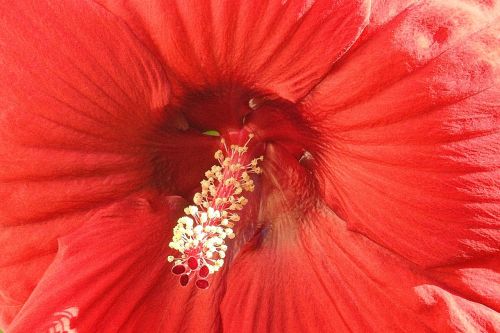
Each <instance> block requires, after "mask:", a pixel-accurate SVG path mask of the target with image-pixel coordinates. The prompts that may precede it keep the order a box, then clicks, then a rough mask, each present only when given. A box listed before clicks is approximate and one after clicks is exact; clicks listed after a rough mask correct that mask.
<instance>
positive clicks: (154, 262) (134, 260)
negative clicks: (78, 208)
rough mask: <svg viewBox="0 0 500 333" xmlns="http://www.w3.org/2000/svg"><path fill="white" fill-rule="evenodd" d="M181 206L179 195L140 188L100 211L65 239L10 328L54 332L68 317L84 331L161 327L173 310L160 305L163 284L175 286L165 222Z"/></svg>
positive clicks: (168, 227) (165, 297) (179, 211)
mask: <svg viewBox="0 0 500 333" xmlns="http://www.w3.org/2000/svg"><path fill="white" fill-rule="evenodd" d="M183 205H185V201H184V200H183V199H181V198H179V197H167V198H164V197H163V198H162V197H160V196H158V195H155V194H154V193H141V194H138V195H134V196H132V197H130V198H127V199H124V200H122V201H121V202H119V203H115V204H113V205H111V206H109V207H106V208H104V209H101V210H99V211H98V212H96V214H95V215H94V216H93V217H92V218H91V219H90V220H89V221H88V222H86V223H84V224H83V226H82V227H80V228H78V229H77V230H75V231H74V232H72V233H71V234H69V235H67V236H64V237H63V238H61V239H60V242H59V250H58V253H57V256H56V258H55V260H54V262H53V263H52V264H51V265H50V267H49V268H48V269H47V271H46V273H45V275H44V276H43V278H42V280H41V281H40V283H39V284H38V286H37V287H36V289H35V290H34V291H33V294H32V295H31V297H30V298H29V300H28V301H27V302H26V304H25V306H24V307H23V309H22V310H21V312H20V313H19V315H18V316H17V317H16V319H15V320H14V322H13V323H12V325H11V326H10V327H9V332H12V333H15V332H39V331H40V332H42V331H43V332H49V328H51V327H56V325H57V321H61V320H63V321H64V320H65V319H64V317H66V318H67V319H68V320H69V326H70V327H71V328H73V329H77V330H78V332H82V333H83V332H96V331H99V332H157V331H159V328H161V327H162V325H163V322H164V321H165V320H169V316H171V315H172V313H170V312H168V311H164V310H163V308H164V306H166V303H165V302H167V301H168V299H169V298H170V297H169V296H168V295H166V291H167V290H168V289H169V288H165V286H168V287H174V286H175V287H178V286H177V284H176V281H175V280H174V279H173V275H172V274H171V272H170V264H169V263H168V262H167V260H166V256H167V248H168V242H169V237H171V223H168V222H169V221H172V220H174V219H175V218H176V217H177V216H180V215H181V214H182V208H183ZM179 288H180V287H179ZM181 300H182V298H181V297H178V298H177V299H175V301H181ZM64 311H66V314H64V313H63V312H64ZM68 312H69V313H68ZM61 313H63V314H61Z"/></svg>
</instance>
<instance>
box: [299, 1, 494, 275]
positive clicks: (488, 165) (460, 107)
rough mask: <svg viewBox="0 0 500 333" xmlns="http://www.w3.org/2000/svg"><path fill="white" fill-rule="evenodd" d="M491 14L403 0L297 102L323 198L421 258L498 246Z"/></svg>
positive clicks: (362, 227)
mask: <svg viewBox="0 0 500 333" xmlns="http://www.w3.org/2000/svg"><path fill="white" fill-rule="evenodd" d="M497 16H498V7H494V8H489V7H486V5H485V7H481V6H479V5H477V6H476V5H473V4H472V3H470V2H451V3H443V2H430V3H421V4H418V5H414V6H411V7H410V8H408V9H406V10H404V11H402V12H401V13H400V14H398V15H394V16H393V18H392V19H391V20H389V21H388V23H386V24H385V25H384V26H382V27H380V28H379V29H378V30H377V31H376V32H373V34H372V36H371V37H370V38H368V39H366V41H365V42H364V43H363V44H360V45H358V46H357V48H356V49H355V50H354V51H353V53H352V54H350V55H348V57H347V58H346V59H345V60H344V61H343V63H342V65H341V66H339V67H338V68H336V69H335V70H334V71H333V72H332V73H331V76H329V77H328V78H327V79H326V80H325V81H324V82H322V84H321V85H319V86H318V87H317V88H316V90H315V91H314V92H313V94H311V96H309V98H308V100H306V101H304V113H305V114H306V115H307V117H309V118H310V119H311V122H313V123H314V124H316V125H314V126H316V127H317V129H318V131H319V132H321V133H323V134H322V136H321V138H320V139H319V140H318V145H319V146H321V148H320V149H318V153H317V155H316V156H315V157H316V170H317V175H318V178H319V179H322V180H323V181H324V183H325V187H324V196H325V200H326V201H327V202H328V204H329V206H330V207H332V209H334V210H335V211H336V212H337V213H338V214H339V215H340V216H341V217H342V218H343V219H345V220H346V221H347V223H348V226H349V228H350V229H351V230H353V231H356V232H360V233H362V234H364V235H366V236H367V237H368V238H370V239H372V240H373V241H375V242H377V243H379V244H381V245H382V246H384V247H386V248H388V249H389V250H391V251H394V252H395V253H397V254H399V255H402V256H403V257H405V258H407V259H409V260H411V261H412V262H414V263H417V264H419V265H421V266H425V267H431V266H440V265H451V264H454V263H460V262H463V261H467V260H471V259H478V258H482V257H489V256H495V255H498V252H499V249H500V234H499V232H498V227H499V221H500V206H499V204H498V203H499V202H500V188H499V182H498V180H499V179H500V173H499V169H498V165H499V158H498V157H499V156H500V136H499V132H498V129H499V118H498V100H499V98H500V89H499V88H500V84H499V80H498V78H499V77H500V76H499V68H500V67H499V66H498V65H499V62H498V59H499V53H498V31H499V30H498V23H497V22H498V17H497ZM495 20H496V21H495ZM364 75H368V77H369V79H367V80H362V79H361V78H362V77H365V76H364ZM353 78H360V79H353ZM497 269H498V268H497Z"/></svg>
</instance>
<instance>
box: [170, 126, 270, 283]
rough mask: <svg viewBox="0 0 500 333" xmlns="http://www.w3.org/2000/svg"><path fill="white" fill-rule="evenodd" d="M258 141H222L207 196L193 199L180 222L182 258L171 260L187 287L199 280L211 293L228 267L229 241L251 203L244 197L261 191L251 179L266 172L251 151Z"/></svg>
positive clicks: (176, 245) (204, 189) (177, 246)
mask: <svg viewBox="0 0 500 333" xmlns="http://www.w3.org/2000/svg"><path fill="white" fill-rule="evenodd" d="M252 137H253V134H249V135H248V138H247V139H246V142H245V143H244V144H243V145H241V146H240V145H238V144H232V145H230V146H229V147H228V146H227V145H226V142H225V140H224V139H222V140H221V145H222V148H223V149H220V150H218V151H216V152H215V155H214V157H215V159H216V160H217V162H218V164H217V165H214V166H212V167H211V169H210V170H208V171H207V172H205V177H206V178H205V179H203V180H202V181H201V182H200V183H201V192H197V193H196V194H195V195H194V197H193V203H194V205H190V206H188V207H186V208H185V209H184V212H185V214H186V215H185V216H182V217H181V218H179V219H178V220H177V225H176V226H175V228H174V235H173V238H172V241H171V242H170V244H169V246H170V247H171V248H172V249H174V250H177V251H178V252H179V253H180V255H179V256H178V257H174V256H169V257H168V261H169V262H174V266H173V267H172V273H173V274H176V275H180V279H179V281H180V284H181V285H182V286H186V285H187V284H188V283H189V281H190V280H191V278H193V277H194V278H195V279H196V282H195V284H196V286H197V287H198V288H201V289H205V288H207V287H208V286H209V282H208V280H207V278H208V277H209V275H211V274H214V273H215V272H217V271H219V270H220V269H221V268H222V266H223V265H224V258H225V257H226V251H227V249H228V247H227V245H226V242H227V240H230V239H233V238H234V237H235V236H236V235H235V233H234V231H233V227H234V223H235V222H238V221H239V220H240V215H239V214H238V213H237V212H238V211H241V210H242V209H243V207H244V206H245V205H246V204H247V203H248V199H247V198H245V197H244V196H243V194H244V193H245V192H252V191H253V190H254V188H255V185H254V182H253V180H252V179H251V174H260V173H262V169H261V168H260V167H259V166H258V164H259V162H260V161H262V160H263V156H260V157H257V158H253V159H252V157H253V156H252V154H250V153H249V152H248V144H249V142H250V141H251V139H252Z"/></svg>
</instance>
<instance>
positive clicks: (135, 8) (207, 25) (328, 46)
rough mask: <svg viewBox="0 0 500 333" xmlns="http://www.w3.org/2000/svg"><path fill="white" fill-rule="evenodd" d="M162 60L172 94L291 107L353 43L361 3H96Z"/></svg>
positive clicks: (361, 21)
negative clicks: (253, 96)
mask: <svg viewBox="0 0 500 333" xmlns="http://www.w3.org/2000/svg"><path fill="white" fill-rule="evenodd" d="M101 2H102V3H103V4H104V5H105V6H106V7H107V8H108V9H110V10H111V11H112V12H113V13H116V14H117V15H119V16H120V17H122V18H123V19H124V20H125V21H126V22H127V23H128V24H129V25H130V26H131V27H132V28H133V29H134V31H136V32H137V33H138V34H139V35H140V36H141V37H142V39H143V40H144V41H145V43H147V44H148V45H150V47H151V48H152V49H155V50H156V51H157V52H158V53H159V54H160V55H161V56H162V57H163V60H164V62H165V67H166V68H167V75H168V77H169V79H171V80H172V84H173V86H174V87H173V89H174V91H178V92H179V93H181V92H180V91H182V89H183V87H184V88H186V87H189V88H190V89H191V90H204V89H205V88H207V87H208V86H212V87H213V86H219V85H221V84H234V85H237V86H246V87H251V88H255V89H257V90H262V91H264V92H266V93H274V94H277V95H279V96H281V97H282V98H285V99H289V100H292V101H294V100H296V99H298V98H300V97H302V96H304V95H305V93H306V92H307V91H309V90H310V89H311V87H313V86H314V84H315V83H316V82H318V80H320V79H321V78H322V77H323V75H324V74H325V73H326V72H327V71H328V70H329V69H330V68H331V66H332V64H333V63H334V62H335V61H336V60H337V59H338V58H339V57H340V56H341V55H342V54H344V53H345V51H346V50H347V49H348V48H349V47H350V45H352V44H353V43H354V41H355V40H356V38H357V37H358V36H359V34H360V33H361V32H362V30H363V28H364V26H365V25H366V23H367V19H368V15H369V4H368V1H364V0H353V1H351V0H349V1H342V2H339V1H331V0H318V1H305V0H291V1H250V2H249V1H169V2H165V1H148V2H143V1H139V0H137V1H134V0H132V1H120V2H117V1H113V0H110V1H106V0H103V1H101Z"/></svg>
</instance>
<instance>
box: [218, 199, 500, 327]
mask: <svg viewBox="0 0 500 333" xmlns="http://www.w3.org/2000/svg"><path fill="white" fill-rule="evenodd" d="M291 222H292V223H295V222H297V221H291ZM300 222H301V223H300V227H299V228H298V229H297V230H296V232H295V234H294V235H293V236H292V237H290V236H291V234H290V233H289V234H288V237H286V238H282V237H279V236H278V234H280V231H279V230H278V231H277V230H274V229H271V230H268V233H266V234H265V235H264V234H263V235H260V236H259V237H260V238H263V240H262V241H256V242H254V244H253V246H252V247H247V249H246V250H245V251H243V252H242V253H241V254H240V256H239V257H237V258H236V259H235V261H234V262H233V264H232V266H231V270H230V272H229V274H228V276H227V292H226V294H225V296H224V299H223V302H222V305H221V313H222V326H223V327H224V329H227V330H228V331H229V332H233V331H235V332H236V331H237V332H264V331H265V332H268V331H269V332H274V331H287V332H318V331H325V332H456V331H458V332H493V331H495V327H499V326H498V324H499V323H500V315H499V314H498V312H497V309H492V308H489V307H488V306H485V305H483V304H481V303H480V301H481V298H480V299H476V301H473V300H470V299H467V298H466V297H464V294H463V293H466V292H467V289H460V288H458V289H456V290H454V293H451V292H449V291H446V290H444V289H442V285H441V283H439V282H436V281H435V280H433V279H432V278H430V277H429V276H428V275H427V272H426V271H423V270H422V269H420V268H419V267H418V266H417V265H415V264H414V263H412V262H410V261H408V260H405V259H404V258H402V257H400V256H398V255H396V254H394V253H393V252H392V251H389V250H387V249H385V248H383V247H381V246H380V245H378V244H376V243H374V242H373V241H371V240H369V239H367V238H366V237H365V236H363V235H361V234H359V233H353V232H351V231H349V230H348V229H347V225H346V224H345V223H344V222H343V221H342V220H341V219H340V218H338V217H337V216H335V214H334V213H333V212H331V211H330V210H329V208H327V207H326V206H321V204H318V207H317V209H314V210H311V211H310V212H309V215H308V216H307V217H306V218H304V219H303V220H301V221H300ZM273 234H274V235H273ZM269 238H273V239H274V241H272V242H269V241H266V239H269ZM488 282H489V281H488V280H483V283H481V285H482V288H487V287H488V286H487V283H488ZM314 304H316V305H318V304H320V305H321V306H311V305H314ZM471 328H474V329H471Z"/></svg>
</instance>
